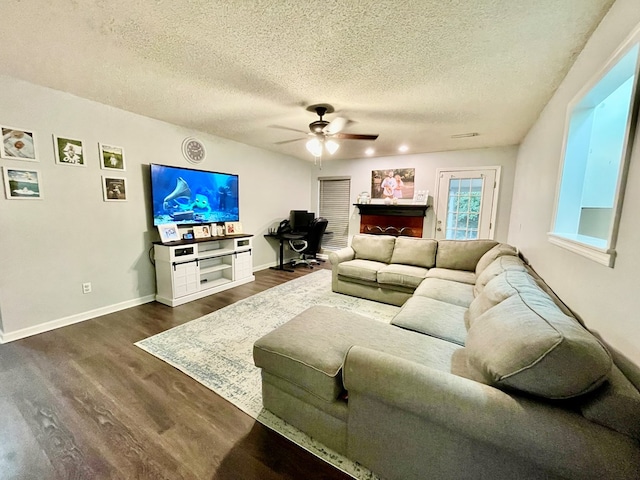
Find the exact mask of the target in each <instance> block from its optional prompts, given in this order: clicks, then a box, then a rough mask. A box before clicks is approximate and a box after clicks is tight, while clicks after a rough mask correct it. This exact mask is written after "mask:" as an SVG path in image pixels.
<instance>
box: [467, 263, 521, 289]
mask: <svg viewBox="0 0 640 480" xmlns="http://www.w3.org/2000/svg"><path fill="white" fill-rule="evenodd" d="M507 270H518V271H520V272H526V271H527V267H526V266H525V264H524V262H523V261H522V260H521V259H520V257H514V256H511V255H504V256H501V257H498V258H496V259H495V260H494V261H493V262H491V263H490V264H489V265H488V266H487V267H486V268H485V269H484V270H482V272H481V273H479V274H477V275H476V283H475V286H474V287H473V294H474V295H475V296H476V297H477V296H478V295H480V293H481V292H482V289H483V288H484V286H485V285H486V284H487V283H488V282H489V281H491V279H492V278H494V277H497V276H498V275H500V274H501V273H502V272H504V271H507Z"/></svg>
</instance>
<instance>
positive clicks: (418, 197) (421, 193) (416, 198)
mask: <svg viewBox="0 0 640 480" xmlns="http://www.w3.org/2000/svg"><path fill="white" fill-rule="evenodd" d="M428 198H429V190H416V193H415V194H414V195H413V202H412V203H413V204H414V205H426V204H427V199H428Z"/></svg>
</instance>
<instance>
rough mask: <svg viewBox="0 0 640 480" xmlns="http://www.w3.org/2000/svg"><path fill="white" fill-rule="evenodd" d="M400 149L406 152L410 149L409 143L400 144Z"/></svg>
mask: <svg viewBox="0 0 640 480" xmlns="http://www.w3.org/2000/svg"><path fill="white" fill-rule="evenodd" d="M398 151H400V152H402V153H405V152H408V151H409V147H408V146H407V145H400V147H398Z"/></svg>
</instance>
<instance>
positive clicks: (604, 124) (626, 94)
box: [549, 30, 640, 267]
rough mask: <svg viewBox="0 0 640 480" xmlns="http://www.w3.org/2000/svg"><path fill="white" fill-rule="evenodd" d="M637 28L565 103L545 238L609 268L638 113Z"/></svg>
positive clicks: (639, 33) (612, 256)
mask: <svg viewBox="0 0 640 480" xmlns="http://www.w3.org/2000/svg"><path fill="white" fill-rule="evenodd" d="M639 39H640V30H636V32H635V33H634V35H632V36H631V37H630V39H629V41H627V42H625V44H624V46H623V47H622V48H620V49H619V50H618V53H617V54H616V55H614V56H613V58H612V59H611V60H610V61H609V62H608V63H607V65H606V67H605V68H604V69H603V71H602V72H601V73H600V74H599V75H597V76H596V77H595V79H594V80H592V81H591V82H590V83H589V84H588V85H587V86H586V87H585V88H584V89H583V90H582V91H581V92H580V93H579V94H578V95H577V96H576V98H575V99H574V100H573V101H572V102H571V103H570V104H569V108H568V117H567V126H566V133H565V140H564V158H563V162H562V165H561V175H560V184H559V187H558V195H557V203H556V211H555V215H554V224H553V228H552V232H551V233H549V241H550V242H551V243H553V244H555V245H559V246H561V247H563V248H567V249H569V250H571V251H573V252H576V253H578V254H581V255H584V256H585V257H587V258H591V259H592V260H594V261H597V262H599V263H601V264H603V265H607V266H609V267H613V262H614V259H615V241H616V236H617V230H618V222H619V218H620V212H621V208H622V197H623V194H624V185H625V180H626V172H627V165H628V159H629V156H630V154H631V142H632V139H633V134H634V129H635V122H636V116H637V108H638V106H637V105H638V100H637V97H638V95H637V83H638V65H639V62H638V55H639V52H640V44H639V43H638V40H639Z"/></svg>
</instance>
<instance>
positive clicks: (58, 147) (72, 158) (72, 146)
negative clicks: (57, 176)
mask: <svg viewBox="0 0 640 480" xmlns="http://www.w3.org/2000/svg"><path fill="white" fill-rule="evenodd" d="M53 146H54V149H55V155H56V163H57V164H58V165H70V166H73V167H86V163H85V158H84V148H83V147H82V140H73V139H71V138H66V137H58V136H56V135H54V136H53Z"/></svg>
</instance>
